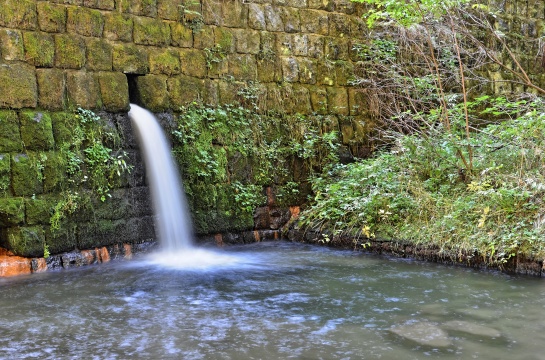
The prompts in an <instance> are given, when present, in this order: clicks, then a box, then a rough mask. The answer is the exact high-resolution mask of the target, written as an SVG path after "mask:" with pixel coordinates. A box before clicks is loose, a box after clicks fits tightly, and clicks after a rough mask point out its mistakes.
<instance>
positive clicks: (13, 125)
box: [0, 110, 23, 153]
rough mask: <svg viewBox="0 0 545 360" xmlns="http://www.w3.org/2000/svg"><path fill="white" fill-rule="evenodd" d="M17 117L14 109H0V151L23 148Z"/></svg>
mask: <svg viewBox="0 0 545 360" xmlns="http://www.w3.org/2000/svg"><path fill="white" fill-rule="evenodd" d="M19 127H20V123H19V117H18V116H17V113H16V112H15V111H11V110H0V153H6V152H18V151H22V150H23V142H22V140H21V132H20V130H19Z"/></svg>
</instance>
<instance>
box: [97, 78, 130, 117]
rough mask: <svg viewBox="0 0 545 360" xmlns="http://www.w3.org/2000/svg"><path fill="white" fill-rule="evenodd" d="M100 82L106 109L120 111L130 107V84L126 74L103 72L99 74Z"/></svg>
mask: <svg viewBox="0 0 545 360" xmlns="http://www.w3.org/2000/svg"><path fill="white" fill-rule="evenodd" d="M98 82H99V85H100V93H101V94H102V103H103V104H104V109H105V110H106V111H112V112H120V111H127V110H128V109H129V85H128V82H127V77H126V76H125V74H123V73H120V72H115V73H114V72H102V73H100V74H99V75H98Z"/></svg>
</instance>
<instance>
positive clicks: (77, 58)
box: [55, 34, 85, 69]
mask: <svg viewBox="0 0 545 360" xmlns="http://www.w3.org/2000/svg"><path fill="white" fill-rule="evenodd" d="M84 64H85V43H84V41H83V40H82V39H81V38H80V37H79V36H77V35H69V34H58V35H55V66H56V67H59V68H65V69H80V68H82V67H83V65H84Z"/></svg>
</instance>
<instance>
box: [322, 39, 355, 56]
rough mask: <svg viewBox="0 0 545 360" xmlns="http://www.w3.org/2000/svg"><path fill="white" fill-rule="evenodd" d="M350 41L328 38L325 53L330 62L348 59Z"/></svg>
mask: <svg viewBox="0 0 545 360" xmlns="http://www.w3.org/2000/svg"><path fill="white" fill-rule="evenodd" d="M348 48H349V46H348V39H346V38H343V37H338V38H331V37H330V38H326V40H325V43H324V53H325V55H326V56H327V57H328V59H329V60H345V59H348V56H349V52H348Z"/></svg>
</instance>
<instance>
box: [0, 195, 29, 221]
mask: <svg viewBox="0 0 545 360" xmlns="http://www.w3.org/2000/svg"><path fill="white" fill-rule="evenodd" d="M24 221H25V204H24V201H23V199H22V198H0V226H1V227H10V226H17V225H22V224H23V223H24Z"/></svg>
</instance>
